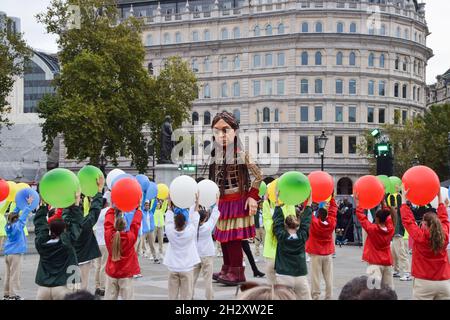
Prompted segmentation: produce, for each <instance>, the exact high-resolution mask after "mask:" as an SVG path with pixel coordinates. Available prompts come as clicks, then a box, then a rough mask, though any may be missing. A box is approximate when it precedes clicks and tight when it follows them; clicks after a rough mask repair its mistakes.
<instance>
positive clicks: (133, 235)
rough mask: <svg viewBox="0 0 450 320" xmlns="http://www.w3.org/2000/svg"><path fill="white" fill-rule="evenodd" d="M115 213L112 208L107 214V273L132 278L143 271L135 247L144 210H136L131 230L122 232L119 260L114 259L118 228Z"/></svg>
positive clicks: (116, 277) (116, 276) (113, 276)
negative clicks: (113, 244) (115, 223)
mask: <svg viewBox="0 0 450 320" xmlns="http://www.w3.org/2000/svg"><path fill="white" fill-rule="evenodd" d="M114 221H115V214H114V209H113V208H111V209H109V210H108V212H107V213H106V215H105V243H106V248H107V249H108V261H107V262H106V269H105V271H106V274H107V275H108V276H110V277H111V278H115V279H122V278H131V277H132V276H134V275H136V274H139V273H140V272H141V270H140V267H139V261H138V257H137V254H136V250H135V248H134V246H135V244H136V241H137V238H138V235H139V228H140V227H141V221H142V212H141V211H140V210H136V212H135V213H134V217H133V221H132V222H131V226H130V231H128V232H124V231H122V232H120V246H121V252H122V258H121V259H120V260H119V261H112V242H113V238H114V235H115V234H116V229H114Z"/></svg>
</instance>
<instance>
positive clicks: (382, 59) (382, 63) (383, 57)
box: [380, 54, 386, 68]
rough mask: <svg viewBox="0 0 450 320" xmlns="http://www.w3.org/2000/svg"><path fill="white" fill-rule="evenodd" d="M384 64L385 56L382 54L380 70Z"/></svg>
mask: <svg viewBox="0 0 450 320" xmlns="http://www.w3.org/2000/svg"><path fill="white" fill-rule="evenodd" d="M385 63H386V56H385V55H384V54H382V55H381V56H380V68H384V65H385Z"/></svg>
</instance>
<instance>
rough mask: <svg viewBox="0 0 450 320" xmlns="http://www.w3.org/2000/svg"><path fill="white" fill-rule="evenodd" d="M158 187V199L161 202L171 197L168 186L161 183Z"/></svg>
mask: <svg viewBox="0 0 450 320" xmlns="http://www.w3.org/2000/svg"><path fill="white" fill-rule="evenodd" d="M157 187H158V194H157V196H156V197H157V198H158V199H160V200H166V199H167V197H168V196H169V187H168V186H166V185H165V184H164V183H159V184H158V186H157Z"/></svg>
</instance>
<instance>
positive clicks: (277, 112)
mask: <svg viewBox="0 0 450 320" xmlns="http://www.w3.org/2000/svg"><path fill="white" fill-rule="evenodd" d="M278 121H280V111H279V110H278V109H275V122H278Z"/></svg>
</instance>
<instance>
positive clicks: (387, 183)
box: [377, 175, 395, 194]
mask: <svg viewBox="0 0 450 320" xmlns="http://www.w3.org/2000/svg"><path fill="white" fill-rule="evenodd" d="M377 178H378V179H379V180H380V181H381V183H382V184H383V187H384V193H385V194H390V193H395V188H394V187H393V186H392V183H391V180H390V179H389V177H388V176H385V175H381V176H378V177H377Z"/></svg>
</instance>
